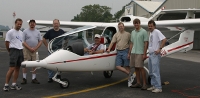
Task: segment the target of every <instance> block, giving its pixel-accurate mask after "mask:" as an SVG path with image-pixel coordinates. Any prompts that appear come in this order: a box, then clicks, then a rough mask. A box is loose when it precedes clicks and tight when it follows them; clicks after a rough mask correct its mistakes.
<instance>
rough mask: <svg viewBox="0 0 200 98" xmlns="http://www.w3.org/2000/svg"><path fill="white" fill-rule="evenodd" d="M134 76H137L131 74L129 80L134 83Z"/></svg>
mask: <svg viewBox="0 0 200 98" xmlns="http://www.w3.org/2000/svg"><path fill="white" fill-rule="evenodd" d="M134 78H135V76H134V75H131V76H130V77H129V79H128V81H129V82H131V83H133V81H134Z"/></svg>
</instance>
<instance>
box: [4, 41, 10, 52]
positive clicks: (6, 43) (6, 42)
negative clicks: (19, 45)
mask: <svg viewBox="0 0 200 98" xmlns="http://www.w3.org/2000/svg"><path fill="white" fill-rule="evenodd" d="M5 45H6V49H7V51H8V52H10V49H9V45H10V42H9V41H5Z"/></svg>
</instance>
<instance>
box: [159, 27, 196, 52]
mask: <svg viewBox="0 0 200 98" xmlns="http://www.w3.org/2000/svg"><path fill="white" fill-rule="evenodd" d="M193 41H194V30H185V31H183V32H182V33H181V34H180V37H179V40H178V41H176V42H175V43H172V44H170V45H168V46H165V47H164V51H162V53H161V54H162V55H165V54H167V55H169V54H172V53H175V52H187V51H189V50H191V49H192V48H193Z"/></svg>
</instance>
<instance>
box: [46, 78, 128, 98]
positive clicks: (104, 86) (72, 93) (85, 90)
mask: <svg viewBox="0 0 200 98" xmlns="http://www.w3.org/2000/svg"><path fill="white" fill-rule="evenodd" d="M124 81H127V78H125V79H122V80H120V81H117V82H114V83H110V84H106V85H102V86H97V87H93V88H88V89H84V90H80V91H75V92H71V93H65V94H58V95H53V96H47V97H43V98H58V97H64V96H70V95H75V94H79V93H85V92H89V91H94V90H98V89H102V88H106V87H109V86H113V85H116V84H119V83H121V82H124Z"/></svg>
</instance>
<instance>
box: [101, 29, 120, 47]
mask: <svg viewBox="0 0 200 98" xmlns="http://www.w3.org/2000/svg"><path fill="white" fill-rule="evenodd" d="M117 31H118V29H117V28H116V27H106V28H105V29H104V31H103V33H102V36H104V37H105V38H106V39H107V43H106V46H107V47H109V45H110V43H111V41H112V37H113V36H114V34H115V33H116V32H117ZM113 47H115V45H114V46H113ZM111 50H114V49H111Z"/></svg>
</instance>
